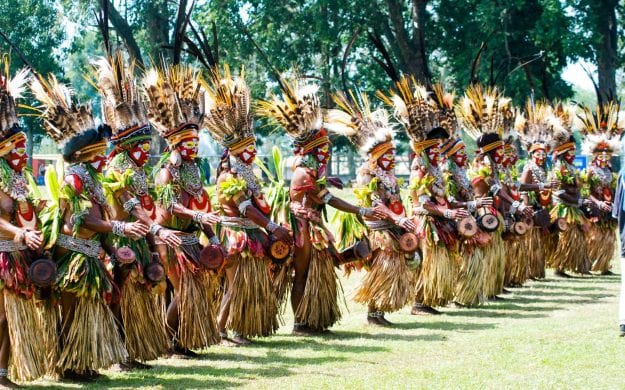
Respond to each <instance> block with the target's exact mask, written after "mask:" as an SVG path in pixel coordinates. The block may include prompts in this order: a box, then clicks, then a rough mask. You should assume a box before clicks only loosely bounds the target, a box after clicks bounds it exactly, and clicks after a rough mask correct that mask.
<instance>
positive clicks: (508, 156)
mask: <svg viewBox="0 0 625 390" xmlns="http://www.w3.org/2000/svg"><path fill="white" fill-rule="evenodd" d="M504 150H505V158H504V161H503V165H504V166H505V167H511V166H514V164H516V162H517V161H519V156H518V155H517V152H516V148H514V147H509V148H507V149H504Z"/></svg>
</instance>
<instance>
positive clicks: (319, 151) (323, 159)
mask: <svg viewBox="0 0 625 390" xmlns="http://www.w3.org/2000/svg"><path fill="white" fill-rule="evenodd" d="M313 155H314V157H315V159H316V160H317V162H318V163H319V164H326V163H327V162H328V160H329V159H330V145H329V144H327V143H325V144H323V145H320V146H318V147H316V148H315V149H314V150H313Z"/></svg>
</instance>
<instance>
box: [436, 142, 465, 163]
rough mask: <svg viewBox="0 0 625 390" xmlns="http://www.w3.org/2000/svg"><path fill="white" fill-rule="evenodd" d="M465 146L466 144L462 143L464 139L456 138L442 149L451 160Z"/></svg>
mask: <svg viewBox="0 0 625 390" xmlns="http://www.w3.org/2000/svg"><path fill="white" fill-rule="evenodd" d="M463 146H464V142H463V141H462V138H456V139H452V140H449V141H447V142H445V143H444V144H443V145H442V146H441V148H440V149H441V153H442V154H444V155H445V157H447V158H449V157H451V156H453V155H454V154H455V153H456V152H457V151H459V150H460V149H462V147H463Z"/></svg>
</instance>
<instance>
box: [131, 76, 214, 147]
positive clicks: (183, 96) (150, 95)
mask: <svg viewBox="0 0 625 390" xmlns="http://www.w3.org/2000/svg"><path fill="white" fill-rule="evenodd" d="M142 86H143V92H144V94H145V97H146V105H147V110H148V118H149V119H150V122H151V123H152V125H153V126H154V128H155V129H156V130H157V131H158V133H159V134H160V135H161V136H162V137H163V138H165V140H167V142H168V143H169V145H170V146H174V145H176V144H178V143H179V142H180V141H182V140H183V139H185V138H187V137H190V136H197V131H198V129H199V126H200V124H201V123H202V121H203V120H204V109H205V108H204V104H205V99H204V93H205V92H204V89H203V88H202V83H201V74H200V71H199V70H198V69H194V68H192V67H190V66H187V65H171V66H167V65H166V66H164V68H163V69H157V68H151V69H149V70H147V71H146V73H145V75H144V77H143V80H142Z"/></svg>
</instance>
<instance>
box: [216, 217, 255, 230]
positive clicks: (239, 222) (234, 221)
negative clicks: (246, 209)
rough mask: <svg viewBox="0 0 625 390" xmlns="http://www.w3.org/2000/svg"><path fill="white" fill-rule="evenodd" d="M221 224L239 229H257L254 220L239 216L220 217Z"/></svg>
mask: <svg viewBox="0 0 625 390" xmlns="http://www.w3.org/2000/svg"><path fill="white" fill-rule="evenodd" d="M221 225H222V226H224V227H233V228H239V229H259V228H260V226H258V225H257V224H256V223H255V222H254V221H252V220H251V219H248V218H240V217H221Z"/></svg>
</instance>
